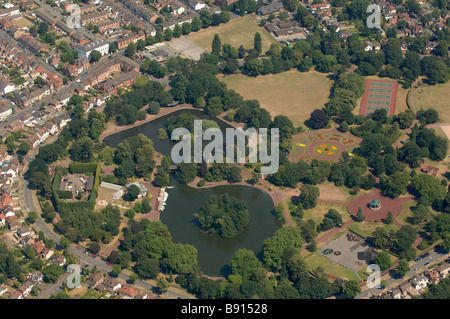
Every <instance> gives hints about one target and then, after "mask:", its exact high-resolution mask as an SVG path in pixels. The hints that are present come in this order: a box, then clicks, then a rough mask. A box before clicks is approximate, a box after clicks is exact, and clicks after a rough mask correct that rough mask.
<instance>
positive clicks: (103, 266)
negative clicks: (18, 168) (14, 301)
mask: <svg viewBox="0 0 450 319" xmlns="http://www.w3.org/2000/svg"><path fill="white" fill-rule="evenodd" d="M25 160H26V162H27V163H29V162H30V161H31V160H33V157H26V158H25ZM20 182H21V189H22V195H23V202H24V204H25V206H26V207H25V208H29V209H30V211H35V212H39V211H40V209H39V210H38V209H37V208H36V205H35V201H34V199H33V197H34V196H33V191H32V190H31V189H30V188H29V187H28V181H26V180H25V179H21V181H20ZM33 226H34V227H35V228H37V229H38V230H40V231H42V232H43V233H44V235H45V237H46V238H51V239H52V240H53V241H54V242H55V243H59V240H60V236H59V235H58V234H56V233H55V232H53V230H52V229H51V228H50V226H49V225H47V224H46V223H45V222H44V220H43V219H42V217H41V216H40V214H38V218H37V219H36V222H35V224H34V225H33ZM68 250H69V252H70V253H71V254H72V255H74V256H75V257H76V258H77V259H78V263H79V265H80V267H81V268H83V267H85V266H86V265H88V268H89V269H92V268H94V266H95V267H96V268H97V270H99V271H100V272H102V273H104V274H108V273H109V272H111V271H112V268H113V267H112V266H109V265H108V264H107V263H106V262H105V261H103V260H102V259H100V258H99V257H97V258H92V257H90V256H88V255H86V254H85V253H83V252H84V251H85V248H83V247H81V246H79V245H72V246H70V247H69V248H68ZM119 278H120V279H122V280H125V281H128V280H129V279H130V277H129V276H128V275H126V274H124V273H121V274H119ZM134 284H135V285H136V286H138V287H141V288H143V289H145V290H147V291H152V290H153V289H154V288H156V285H154V284H152V283H150V282H147V281H143V280H136V282H135V283H134ZM60 286H61V285H60V284H59V285H56V286H55V285H52V287H53V288H49V292H46V294H45V295H48V296H50V295H51V294H52V293H53V294H56V293H57V292H58V291H59V290H60V288H59V287H60ZM46 288H47V287H46ZM41 293H42V292H41ZM163 296H164V297H166V298H169V299H178V298H181V299H190V298H191V297H190V296H188V295H187V294H184V293H179V292H177V291H173V290H170V288H169V290H168V291H167V292H166V293H164V294H163Z"/></svg>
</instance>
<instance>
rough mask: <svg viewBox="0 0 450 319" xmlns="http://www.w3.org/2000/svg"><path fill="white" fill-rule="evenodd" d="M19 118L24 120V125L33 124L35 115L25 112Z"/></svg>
mask: <svg viewBox="0 0 450 319" xmlns="http://www.w3.org/2000/svg"><path fill="white" fill-rule="evenodd" d="M19 119H20V121H22V124H23V125H28V124H31V122H32V121H33V119H34V117H33V115H31V114H29V113H24V114H22V115H21V116H20V117H19Z"/></svg>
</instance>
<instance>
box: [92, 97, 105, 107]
mask: <svg viewBox="0 0 450 319" xmlns="http://www.w3.org/2000/svg"><path fill="white" fill-rule="evenodd" d="M105 102H106V101H105V99H104V98H102V97H95V98H94V103H95V104H96V105H97V106H102V105H103V104H105Z"/></svg>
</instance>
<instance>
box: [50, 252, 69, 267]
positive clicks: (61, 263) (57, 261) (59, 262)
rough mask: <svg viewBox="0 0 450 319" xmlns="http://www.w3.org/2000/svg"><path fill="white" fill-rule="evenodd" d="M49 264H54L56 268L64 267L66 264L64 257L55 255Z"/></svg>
mask: <svg viewBox="0 0 450 319" xmlns="http://www.w3.org/2000/svg"><path fill="white" fill-rule="evenodd" d="M50 263H51V264H56V265H58V266H61V267H62V266H64V264H65V263H66V257H64V255H59V254H57V255H55V256H53V258H52V260H51V262H50Z"/></svg>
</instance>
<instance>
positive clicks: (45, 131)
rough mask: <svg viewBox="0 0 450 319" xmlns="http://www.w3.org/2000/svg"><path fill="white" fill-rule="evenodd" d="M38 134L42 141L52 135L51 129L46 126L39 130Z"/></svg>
mask: <svg viewBox="0 0 450 319" xmlns="http://www.w3.org/2000/svg"><path fill="white" fill-rule="evenodd" d="M37 135H38V136H39V139H40V141H41V143H42V142H44V141H45V140H46V139H47V138H48V136H49V135H50V132H49V130H48V129H47V128H46V127H42V128H41V129H40V130H39V131H38V132H37Z"/></svg>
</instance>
